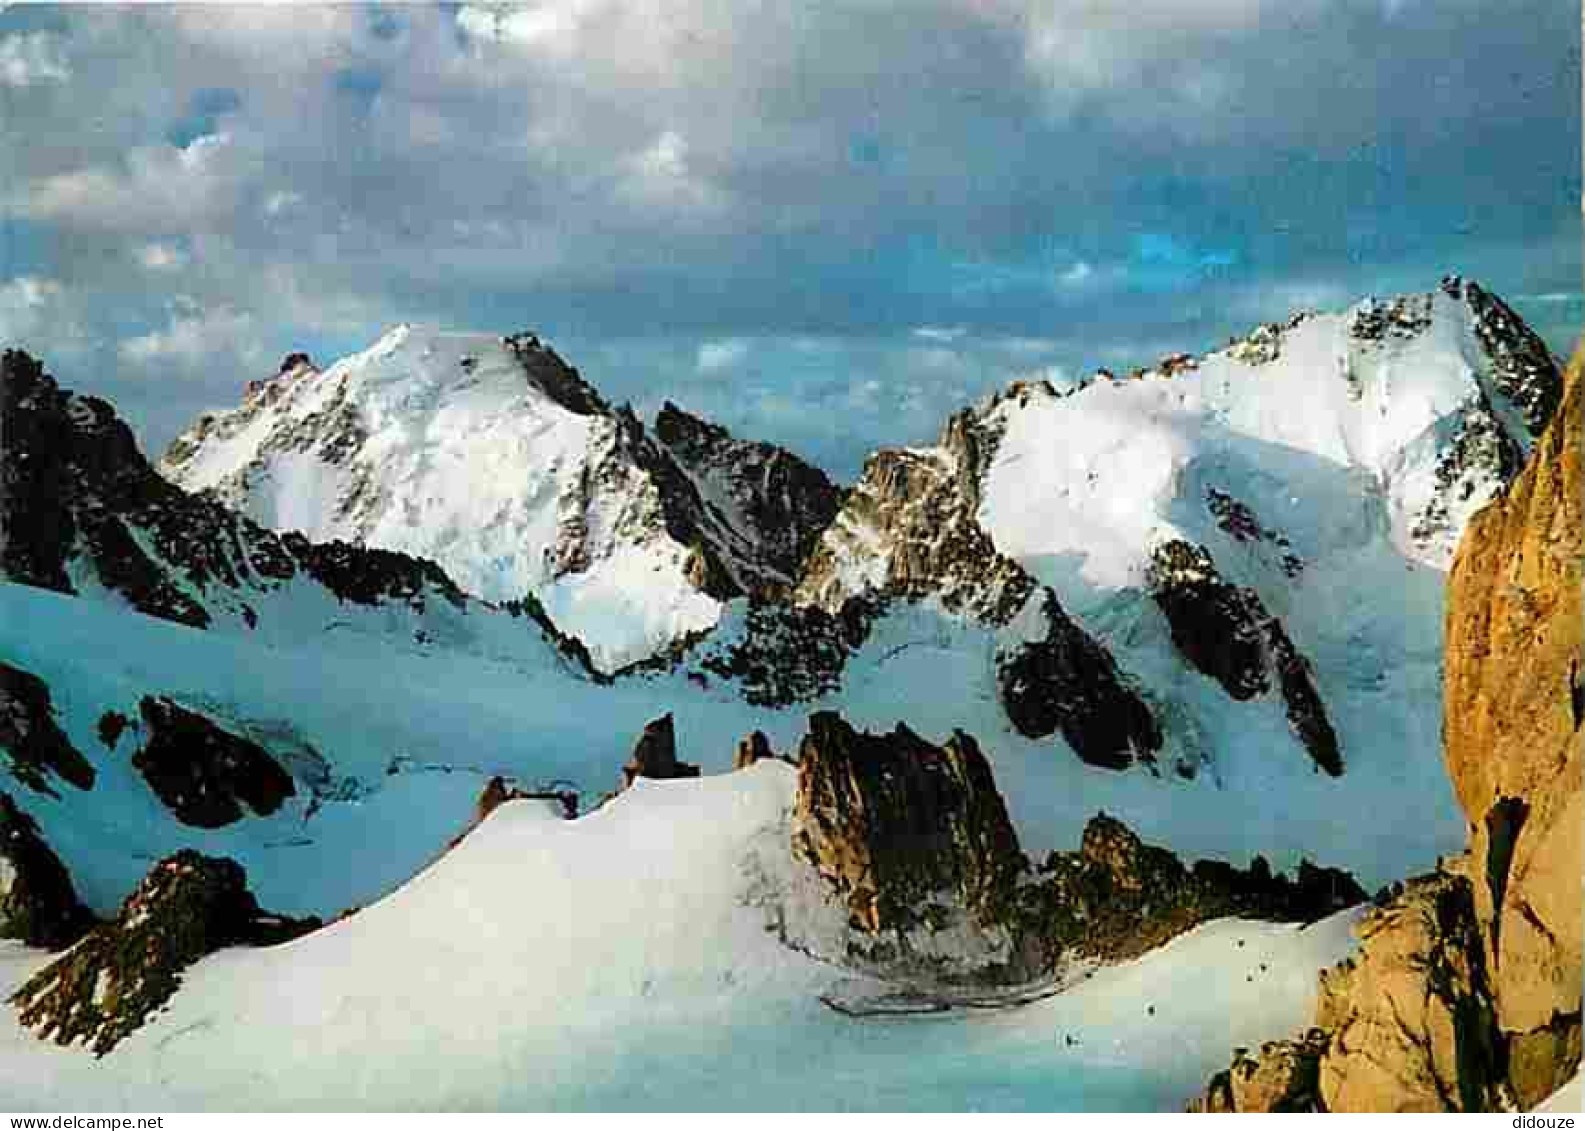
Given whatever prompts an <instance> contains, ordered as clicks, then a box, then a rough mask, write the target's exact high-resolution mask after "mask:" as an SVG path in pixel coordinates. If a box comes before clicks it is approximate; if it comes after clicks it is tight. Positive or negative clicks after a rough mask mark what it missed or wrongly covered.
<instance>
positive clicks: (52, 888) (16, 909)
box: [0, 793, 94, 950]
mask: <svg viewBox="0 0 1585 1131" xmlns="http://www.w3.org/2000/svg"><path fill="white" fill-rule="evenodd" d="M93 925H94V917H93V915H92V914H91V913H90V912H89V911H88V909H87V908H86V907H84V906H83V905H82V902H81V901H80V900H79V899H78V898H77V890H76V888H74V887H73V886H72V878H71V874H70V873H69V872H68V871H67V870H66V866H65V865H64V864H62V863H61V861H60V857H58V856H56V855H55V853H54V852H53V851H51V850H50V846H49V845H48V844H46V843H44V838H43V837H42V836H41V835H40V833H39V827H38V825H37V824H36V823H35V822H34V820H33V818H32V817H29V816H28V815H27V814H26V813H24V812H23V811H22V810H21V809H18V808H17V806H16V802H14V801H12V800H11V798H10V797H9V796H8V795H7V794H5V793H0V939H20V940H22V942H24V943H26V944H27V945H28V946H36V947H42V948H44V949H45V950H59V949H60V948H61V947H65V946H70V945H71V944H72V943H74V942H76V941H77V940H78V939H79V938H81V937H82V936H83V934H84V933H85V932H86V931H87V930H88V929H89V928H90V927H92V926H93Z"/></svg>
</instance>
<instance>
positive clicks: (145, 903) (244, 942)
mask: <svg viewBox="0 0 1585 1131" xmlns="http://www.w3.org/2000/svg"><path fill="white" fill-rule="evenodd" d="M318 926H319V922H318V921H317V920H294V919H287V918H284V917H282V916H278V915H271V914H269V913H267V912H265V911H262V910H260V908H259V905H258V903H257V902H256V901H255V900H254V898H253V895H252V894H251V893H250V892H249V891H248V887H247V876H246V874H245V873H244V872H243V870H242V867H241V866H240V865H239V864H237V863H236V862H235V861H233V860H228V859H225V858H223V857H212V856H203V855H200V854H199V853H197V852H194V851H192V850H190V849H184V850H182V851H181V852H178V853H176V854H175V855H173V856H170V857H167V858H166V859H164V860H161V861H160V862H159V863H158V864H156V865H155V866H154V867H153V869H151V870H150V872H149V874H148V876H147V877H146V878H145V879H144V881H143V882H142V883H141V884H139V885H138V887H137V889H136V890H135V891H133V893H132V894H131V895H129V896H128V897H127V900H126V902H125V903H124V904H122V906H121V910H120V912H119V913H118V914H117V916H116V918H115V919H113V920H111V921H109V922H107V923H103V924H101V925H100V926H98V927H96V928H94V930H93V931H91V932H90V933H89V934H88V935H87V936H86V937H85V938H84V939H83V940H82V941H81V942H79V943H78V944H77V945H76V946H74V947H73V948H72V949H71V950H69V951H67V952H66V953H65V954H63V955H62V956H61V957H60V958H57V959H56V960H55V961H54V962H52V963H50V964H49V965H48V966H45V967H44V968H43V969H42V970H40V971H39V972H38V973H37V974H35V975H33V977H31V978H29V979H28V980H27V981H26V982H24V983H23V984H22V986H21V987H20V988H19V989H18V990H17V991H16V993H15V994H13V995H12V997H11V1002H12V1004H13V1005H15V1006H16V1007H17V1009H18V1013H19V1016H20V1018H21V1022H22V1024H23V1025H24V1026H26V1027H28V1028H30V1029H32V1030H34V1031H35V1032H36V1033H37V1034H38V1035H39V1037H41V1038H43V1039H45V1040H53V1041H55V1043H56V1044H60V1045H69V1044H73V1043H77V1042H81V1043H82V1044H84V1045H87V1046H88V1047H89V1048H91V1049H92V1050H93V1051H94V1052H95V1053H96V1054H97V1055H99V1056H103V1055H104V1054H105V1053H107V1052H109V1051H111V1050H112V1049H113V1048H115V1046H116V1045H117V1044H119V1043H120V1042H121V1041H123V1040H125V1039H126V1038H127V1037H128V1036H130V1035H131V1034H132V1033H134V1032H136V1031H137V1030H138V1029H140V1028H141V1027H142V1026H143V1025H144V1024H146V1023H147V1022H148V1021H149V1019H150V1018H151V1017H152V1016H153V1015H154V1014H155V1013H156V1012H157V1011H158V1010H159V1009H160V1008H161V1007H162V1006H163V1005H164V1004H165V1003H166V1002H167V1001H169V1000H170V997H171V995H172V994H174V993H175V992H176V990H177V988H178V986H180V984H181V974H182V971H183V970H185V969H186V968H187V967H188V966H190V965H192V964H193V963H194V962H196V961H198V960H199V959H200V958H203V957H204V956H205V955H208V954H212V953H214V952H215V951H217V950H220V949H222V948H223V947H228V946H267V945H272V944H275V943H280V942H285V941H287V940H289V939H292V938H295V937H297V936H298V935H301V934H304V933H306V932H308V931H311V930H314V929H315V928H317V927H318Z"/></svg>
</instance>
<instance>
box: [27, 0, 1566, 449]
mask: <svg viewBox="0 0 1585 1131" xmlns="http://www.w3.org/2000/svg"><path fill="white" fill-rule="evenodd" d="M1580 42H1581V24H1580V9H1579V5H1578V3H1577V0H1502V2H1500V3H1498V2H1496V0H1130V2H1129V3H1121V2H1116V3H1113V2H1107V0H1043V2H1034V0H906V2H904V0H841V2H838V0H803V2H800V3H787V2H785V0H732V2H726V0H621V2H618V0H544V2H543V3H529V4H522V5H512V6H498V5H497V6H490V7H481V6H473V5H439V6H422V5H415V6H409V5H403V6H393V7H379V6H362V7H359V6H335V7H321V6H309V5H292V6H273V5H247V6H241V7H232V8H223V7H210V6H182V7H155V6H140V5H128V6H93V7H89V6H81V7H79V6H68V7H52V6H43V5H39V6H34V5H9V6H3V7H0V342H4V343H6V344H8V345H21V346H23V347H25V348H27V349H29V350H30V351H32V352H34V353H35V354H37V355H39V356H41V357H42V358H43V359H44V360H45V362H46V364H47V366H48V367H49V368H50V370H51V371H52V372H53V373H55V375H56V376H57V377H58V378H59V379H60V380H61V381H62V383H63V384H66V385H68V386H71V387H74V388H77V389H80V390H83V391H90V392H94V393H97V394H99V395H102V396H106V397H108V398H109V399H111V400H112V401H114V402H115V403H116V405H117V406H118V407H119V408H120V409H121V411H122V412H123V414H124V415H125V416H126V417H127V418H128V419H129V421H130V422H131V423H132V424H133V426H134V428H135V429H136V430H137V431H138V433H139V436H140V438H141V439H142V441H143V443H144V444H145V446H146V447H147V448H149V449H150V450H151V451H158V450H159V449H160V448H162V447H163V445H164V444H165V443H167V442H168V441H169V440H170V439H171V438H172V437H173V436H174V435H175V434H176V433H177V432H178V431H179V430H180V429H181V428H182V427H183V426H184V425H185V424H186V423H187V422H189V421H190V420H191V419H192V418H193V416H195V415H196V414H197V413H198V412H200V411H202V410H204V409H207V408H216V407H226V406H229V405H232V404H234V403H235V402H236V401H237V400H238V398H239V397H240V393H241V387H242V385H243V383H244V382H245V381H247V380H250V379H253V378H256V377H260V376H267V375H268V374H270V373H273V372H274V370H275V368H276V366H277V364H278V363H279V360H280V358H281V357H282V356H283V355H284V354H286V353H287V352H289V351H292V350H297V349H306V350H308V351H309V352H310V353H311V354H313V355H314V357H315V358H316V360H318V361H320V362H321V363H322V364H323V363H325V362H328V361H329V360H332V359H334V358H335V357H337V356H340V355H343V354H345V353H348V352H350V351H352V350H355V349H358V348H361V347H363V346H365V345H367V344H369V343H370V342H372V341H373V340H374V339H375V338H377V337H378V336H379V334H380V333H381V332H382V330H383V329H385V328H386V327H388V326H389V325H391V324H393V323H396V322H399V321H423V322H432V323H439V324H442V325H445V326H448V327H451V328H454V329H473V330H481V331H488V332H492V333H508V332H513V331H517V330H523V329H529V330H533V331H536V332H538V333H539V334H540V335H541V337H543V338H545V339H547V340H549V341H550V342H551V343H552V344H553V345H555V346H556V347H557V349H558V350H559V351H560V352H561V353H562V354H563V355H564V356H565V357H566V358H567V359H568V360H569V361H571V362H572V363H573V364H575V365H577V366H578V367H579V369H580V370H581V371H582V372H583V374H584V375H585V377H587V378H588V379H589V380H590V381H592V382H593V383H594V384H595V385H596V386H597V387H598V388H600V389H601V391H602V392H604V393H605V394H606V395H607V396H608V397H609V398H611V399H613V400H616V401H622V400H628V401H631V402H632V403H633V404H634V405H635V406H636V407H637V408H638V409H639V410H640V412H641V413H646V414H647V413H652V412H653V411H654V410H655V409H656V408H658V406H659V405H660V403H661V402H662V400H664V399H667V398H669V399H672V400H674V401H676V402H677V403H679V404H681V405H683V406H685V407H688V408H690V409H693V410H694V411H697V412H701V413H703V414H705V415H707V416H710V417H712V418H714V419H716V420H719V421H720V422H722V423H724V424H726V425H727V426H729V427H731V428H732V429H733V430H734V431H737V432H739V433H740V434H743V435H748V436H754V437H758V438H764V439H770V440H775V441H777V442H781V443H784V444H787V445H789V446H791V447H793V448H794V449H795V450H798V451H799V452H801V453H803V454H805V455H806V456H808V457H810V458H813V459H815V460H816V461H817V462H819V463H821V464H823V465H824V466H826V467H827V468H828V469H830V470H832V471H833V472H835V473H836V474H838V475H841V476H844V477H850V476H852V475H853V474H854V473H855V472H856V470H857V468H858V467H859V466H860V464H861V463H862V460H863V458H864V455H865V453H867V452H868V451H870V450H872V449H873V448H875V447H878V446H881V445H883V444H903V443H920V442H927V441H929V440H930V439H931V438H932V437H934V435H935V434H936V433H937V431H938V430H939V428H940V426H941V424H942V422H943V421H944V419H945V417H946V416H947V415H948V414H949V413H950V412H952V411H953V410H955V409H956V408H958V407H961V406H962V405H964V404H966V403H969V402H971V401H972V400H974V399H976V398H978V397H979V396H981V395H983V394H984V393H986V392H988V391H990V390H993V389H995V388H998V387H1000V386H1002V385H1004V384H1006V383H1007V382H1008V381H1010V380H1013V379H1015V378H1019V377H1029V376H1050V377H1053V378H1057V379H1061V378H1063V377H1072V376H1077V375H1079V374H1083V373H1087V372H1089V371H1091V370H1093V369H1094V368H1096V367H1098V366H1108V367H1112V368H1126V367H1130V366H1132V365H1139V364H1146V363H1148V362H1150V361H1153V360H1155V359H1156V358H1158V357H1160V356H1162V355H1164V354H1166V353H1169V352H1173V351H1176V350H1180V349H1181V350H1190V351H1198V350H1203V349H1207V348H1213V347H1215V346H1217V345H1219V344H1222V343H1223V342H1225V340H1226V339H1227V338H1228V337H1229V336H1230V335H1232V334H1235V333H1241V332H1243V331H1245V330H1247V329H1249V328H1250V327H1251V326H1253V325H1255V324H1256V323H1259V322H1263V321H1273V320H1277V319H1281V318H1285V317H1286V316H1287V315H1289V314H1290V313H1292V312H1294V311H1297V310H1300V309H1338V308H1342V307H1345V306H1347V305H1349V304H1350V303H1352V302H1354V301H1356V300H1357V299H1359V298H1362V297H1364V296H1366V295H1369V294H1378V295H1386V294H1394V293H1400V292H1404V291H1418V290H1427V289H1430V288H1431V287H1432V286H1434V285H1435V284H1436V282H1437V281H1438V279H1440V278H1441V276H1442V275H1443V274H1446V273H1448V272H1455V271H1456V272H1459V273H1462V274H1464V275H1466V276H1468V277H1472V278H1476V279H1479V280H1481V281H1482V282H1483V283H1485V284H1486V285H1487V286H1489V287H1491V288H1492V289H1495V290H1496V291H1498V293H1500V294H1502V295H1504V296H1505V297H1506V298H1508V300H1509V301H1510V302H1511V303H1512V304H1513V305H1514V306H1515V307H1516V308H1517V309H1518V310H1519V311H1520V312H1521V313H1522V314H1523V315H1524V316H1525V317H1526V318H1527V319H1528V320H1530V321H1531V323H1532V325H1533V326H1535V328H1536V329H1537V330H1538V331H1540V332H1541V333H1542V334H1543V336H1545V337H1546V338H1547V339H1548V341H1549V342H1550V343H1551V345H1552V347H1553V349H1554V350H1556V351H1557V352H1559V353H1563V352H1565V351H1567V350H1568V349H1569V348H1571V346H1572V344H1573V342H1574V340H1575V338H1576V336H1577V334H1578V331H1579V329H1580V326H1581V323H1582V319H1585V302H1582V298H1581V267H1582V265H1581V239H1580V201H1581V175H1580V170H1581V153H1580V110H1581V94H1580V73H1579V72H1580Z"/></svg>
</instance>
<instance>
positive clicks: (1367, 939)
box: [1194, 353, 1585, 1112]
mask: <svg viewBox="0 0 1585 1131" xmlns="http://www.w3.org/2000/svg"><path fill="white" fill-rule="evenodd" d="M1582 369H1585V353H1582V354H1580V355H1579V356H1576V358H1575V360H1574V362H1573V364H1572V365H1571V366H1570V368H1569V371H1568V376H1567V380H1566V387H1565V392H1564V396H1563V401H1562V405H1561V407H1560V409H1559V410H1558V412H1557V414H1556V416H1555V417H1554V418H1553V419H1552V422H1551V424H1550V425H1549V426H1548V428H1547V430H1546V432H1545V434H1544V435H1543V436H1542V437H1541V440H1540V442H1539V443H1538V444H1537V446H1536V448H1535V451H1534V452H1533V454H1532V455H1531V457H1530V460H1529V462H1528V463H1527V464H1526V465H1525V467H1524V469H1523V471H1522V472H1521V473H1520V475H1519V476H1518V478H1516V479H1515V480H1514V481H1513V483H1512V484H1511V485H1510V486H1509V487H1508V489H1507V490H1506V491H1504V492H1503V493H1502V494H1501V495H1500V496H1499V497H1498V498H1497V499H1495V500H1494V501H1493V502H1492V503H1491V504H1490V505H1489V506H1488V507H1486V508H1485V509H1484V510H1483V511H1481V512H1480V513H1479V514H1478V515H1476V516H1475V518H1474V519H1473V521H1472V522H1471V523H1470V526H1469V528H1468V530H1467V531H1466V533H1465V535H1464V539H1463V542H1462V544H1461V545H1460V547H1459V551H1458V556H1457V558H1456V560H1455V561H1454V564H1453V572H1452V578H1451V584H1450V586H1449V592H1448V601H1447V611H1446V625H1447V658H1446V676H1445V681H1444V716H1443V737H1444V744H1445V752H1446V761H1447V768H1448V773H1449V775H1450V777H1451V778H1452V781H1453V785H1454V789H1455V791H1456V792H1457V795H1458V799H1459V803H1460V805H1461V806H1462V807H1463V809H1464V812H1465V814H1466V815H1467V816H1468V819H1469V828H1470V837H1469V843H1468V847H1467V849H1466V851H1465V852H1464V854H1463V855H1462V856H1460V857H1458V858H1456V859H1454V860H1451V861H1448V862H1446V863H1445V864H1444V866H1443V867H1442V868H1441V869H1440V870H1439V871H1437V872H1436V873H1433V874H1431V875H1429V876H1422V877H1418V878H1416V879H1413V880H1410V881H1408V882H1407V883H1406V884H1404V885H1403V886H1402V888H1401V890H1400V891H1399V892H1398V893H1397V894H1396V895H1395V897H1394V898H1393V899H1391V900H1390V901H1389V902H1388V903H1387V904H1386V905H1385V906H1384V907H1381V908H1380V909H1378V910H1376V911H1374V912H1372V913H1371V914H1370V915H1369V916H1368V917H1367V918H1366V919H1365V920H1364V921H1363V922H1362V923H1361V924H1360V927H1359V937H1360V951H1359V954H1358V956H1357V957H1356V958H1353V959H1351V960H1349V961H1347V962H1344V963H1343V964H1342V965H1340V966H1338V967H1336V968H1334V969H1332V970H1328V971H1325V972H1323V974H1322V976H1321V986H1320V1002H1319V1005H1318V1007H1317V1011H1316V1018H1315V1025H1314V1027H1313V1028H1312V1029H1311V1030H1310V1031H1309V1032H1308V1033H1306V1034H1305V1035H1303V1036H1302V1037H1298V1038H1293V1039H1286V1040H1278V1041H1273V1042H1270V1043H1268V1044H1266V1045H1265V1046H1263V1047H1262V1048H1261V1050H1260V1051H1259V1052H1258V1053H1254V1054H1250V1053H1247V1052H1246V1053H1241V1054H1240V1056H1239V1057H1238V1058H1237V1059H1236V1060H1235V1061H1234V1063H1233V1064H1232V1066H1231V1067H1230V1068H1229V1069H1228V1070H1227V1071H1226V1072H1223V1073H1220V1074H1219V1075H1218V1076H1216V1077H1215V1078H1214V1079H1213V1080H1212V1081H1211V1082H1210V1084H1209V1086H1208V1088H1207V1090H1206V1092H1205V1094H1204V1095H1203V1096H1202V1097H1200V1098H1199V1099H1198V1100H1197V1101H1196V1102H1195V1104H1194V1108H1195V1110H1201V1111H1345V1112H1358V1111H1491V1110H1515V1109H1517V1110H1523V1109H1527V1108H1530V1107H1533V1106H1534V1105H1535V1104H1536V1103H1538V1102H1539V1101H1540V1100H1542V1099H1544V1098H1545V1097H1546V1096H1547V1095H1549V1094H1551V1093H1552V1092H1553V1091H1555V1090H1556V1089H1557V1088H1558V1087H1560V1086H1561V1085H1562V1084H1564V1083H1565V1082H1566V1081H1567V1080H1568V1079H1569V1078H1570V1077H1571V1076H1573V1074H1574V1073H1575V1072H1576V1071H1577V1070H1578V1068H1579V1064H1580V1044H1581V961H1582V954H1581V886H1580V860H1581V822H1582V812H1581V792H1582V785H1585V781H1582V777H1581V752H1582V745H1581V738H1582V734H1581V725H1582V721H1585V707H1582V703H1585V692H1582V679H1581V672H1582V669H1585V635H1582V629H1585V626H1582V618H1581V583H1582V558H1585V521H1582V509H1585V471H1582V467H1581V462H1582V458H1585V451H1582V446H1581V445H1582V441H1585V380H1582V376H1585V374H1582Z"/></svg>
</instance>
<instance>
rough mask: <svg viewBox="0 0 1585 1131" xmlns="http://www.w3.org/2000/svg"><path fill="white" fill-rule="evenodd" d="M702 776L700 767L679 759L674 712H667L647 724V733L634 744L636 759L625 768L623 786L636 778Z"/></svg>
mask: <svg viewBox="0 0 1585 1131" xmlns="http://www.w3.org/2000/svg"><path fill="white" fill-rule="evenodd" d="M698 776H699V767H698V766H695V765H692V764H691V763H688V762H679V761H678V760H677V735H676V731H675V730H674V729H673V728H672V721H671V715H669V714H666V715H662V716H661V717H660V718H658V719H652V720H651V721H650V722H649V723H647V724H645V726H644V733H643V734H641V735H639V736H638V743H637V745H635V746H634V747H633V757H632V759H631V760H629V762H628V763H627V765H625V766H623V767H622V788H623V789H626V788H627V787H628V786H630V785H632V784H633V781H634V779H636V778H654V779H656V780H659V781H668V780H671V779H674V778H696V777H698Z"/></svg>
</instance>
